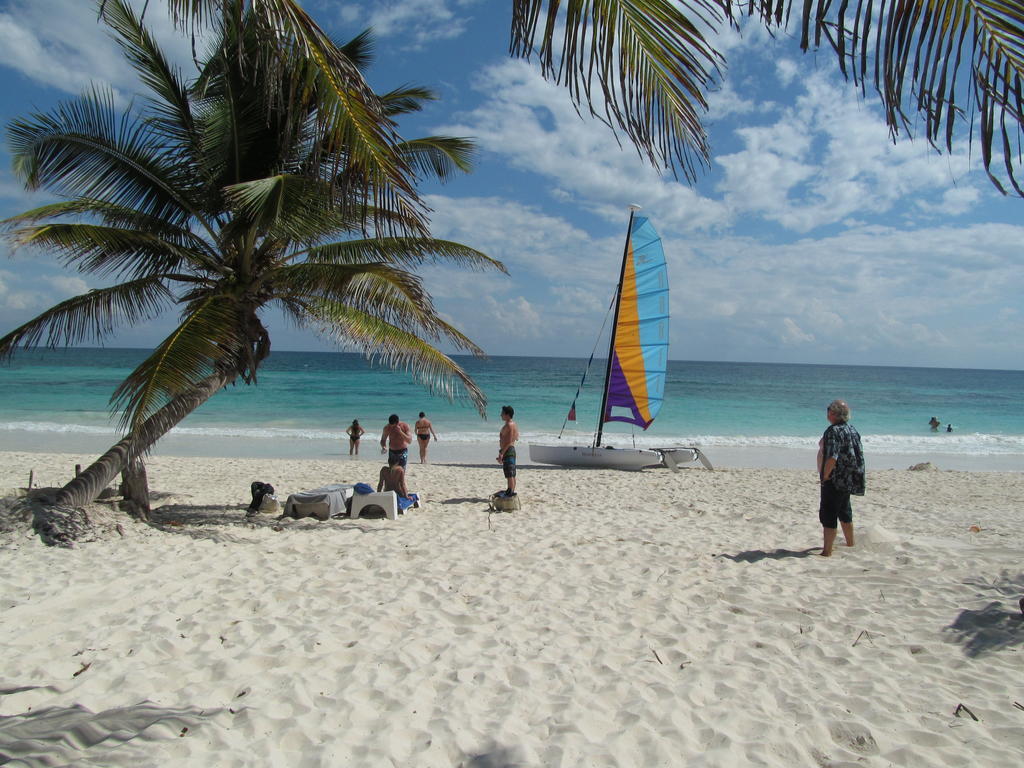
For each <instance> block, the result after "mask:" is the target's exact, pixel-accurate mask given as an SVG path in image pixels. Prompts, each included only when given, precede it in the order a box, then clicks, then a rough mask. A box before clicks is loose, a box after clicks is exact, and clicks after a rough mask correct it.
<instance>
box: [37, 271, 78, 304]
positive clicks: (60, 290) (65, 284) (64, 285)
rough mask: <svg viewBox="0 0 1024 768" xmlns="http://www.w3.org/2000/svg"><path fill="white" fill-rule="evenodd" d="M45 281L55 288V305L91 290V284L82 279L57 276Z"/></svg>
mask: <svg viewBox="0 0 1024 768" xmlns="http://www.w3.org/2000/svg"><path fill="white" fill-rule="evenodd" d="M44 280H45V282H46V283H48V284H49V285H51V286H52V287H53V298H54V303H56V302H57V301H59V300H60V299H66V298H70V297H72V296H79V295H81V294H83V293H85V292H86V291H88V290H89V284H88V283H87V282H85V280H83V279H82V278H80V277H67V276H64V275H55V276H53V277H48V278H44Z"/></svg>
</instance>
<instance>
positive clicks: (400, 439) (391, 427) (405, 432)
mask: <svg viewBox="0 0 1024 768" xmlns="http://www.w3.org/2000/svg"><path fill="white" fill-rule="evenodd" d="M411 442H412V430H411V429H409V425H408V424H406V423H405V422H404V421H399V420H398V414H397V413H392V414H391V415H390V416H388V423H387V426H385V427H384V431H383V432H382V433H381V436H380V448H381V453H383V452H384V449H385V448H387V449H388V460H389V461H388V463H389V464H390V463H391V462H390V459H391V457H392V455H393V456H394V457H395V458H396V459H398V463H399V464H400V465H401V467H402V469H405V465H406V464H407V463H408V462H409V443H411Z"/></svg>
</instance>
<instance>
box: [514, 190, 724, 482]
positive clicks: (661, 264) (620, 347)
mask: <svg viewBox="0 0 1024 768" xmlns="http://www.w3.org/2000/svg"><path fill="white" fill-rule="evenodd" d="M637 210H638V206H630V208H629V227H628V230H627V235H626V245H625V248H624V249H623V254H622V268H621V270H620V272H619V283H618V288H617V289H616V293H615V316H614V320H613V322H612V337H611V342H610V344H609V350H608V366H607V369H606V370H605V377H604V391H603V394H602V397H601V410H600V412H599V417H598V422H597V435H596V437H595V438H594V442H593V443H592V444H591V445H589V446H580V445H536V444H534V443H531V444H530V460H531V461H534V462H537V463H538V464H556V465H560V466H566V467H602V468H608V469H643V468H644V467H659V466H667V467H670V468H671V469H678V467H679V466H680V465H681V464H686V463H688V462H692V461H700V462H701V463H702V464H703V465H704V466H705V467H707V468H708V469H711V463H710V462H709V461H708V460H707V458H706V457H705V456H704V454H703V453H702V452H701V450H700V449H699V448H696V447H692V446H680V447H673V448H648V449H644V448H613V447H611V446H603V445H601V439H602V437H603V433H604V425H605V424H606V423H608V422H611V421H618V422H625V423H627V424H635V425H637V426H639V427H641V428H642V429H647V428H648V427H649V426H650V425H651V423H652V422H653V421H654V418H655V416H657V415H658V411H659V410H661V404H662V401H663V399H664V395H665V375H666V371H667V368H668V270H667V268H666V266H665V252H664V250H663V248H662V246H661V238H660V237H659V236H658V233H657V231H655V229H654V226H653V225H652V224H651V222H650V221H649V220H648V219H647V218H646V217H644V216H637V215H635V214H636V211H637ZM591 360H593V355H591ZM588 367H589V365H588ZM585 378H586V374H584V379H585ZM580 386H581V388H582V382H581V383H580ZM576 397H577V398H578V397H579V390H577V391H576ZM569 413H570V418H572V419H573V420H575V413H576V400H575V399H574V400H573V403H572V407H571V408H570V410H569ZM559 437H561V435H559Z"/></svg>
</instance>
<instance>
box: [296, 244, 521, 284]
mask: <svg viewBox="0 0 1024 768" xmlns="http://www.w3.org/2000/svg"><path fill="white" fill-rule="evenodd" d="M305 254H306V256H307V258H308V259H309V260H310V261H318V262H324V263H332V264H369V263H371V262H375V261H382V262H386V263H389V264H394V265H397V266H402V267H413V266H420V265H423V264H444V263H451V264H454V265H456V266H459V267H468V268H470V269H480V270H482V269H496V270H498V271H499V272H501V273H502V274H506V275H507V274H508V270H507V269H506V268H505V265H504V264H503V263H502V262H500V261H498V260H497V259H492V258H491V257H490V256H488V255H487V254H485V253H482V252H480V251H478V250H476V249H475V248H470V247H469V246H466V245H462V244H461V243H455V242H452V241H450V240H439V239H436V238H432V237H378V238H368V239H363V240H347V241H345V242H340V243H328V244H325V245H318V246H315V247H313V248H310V249H308V250H307V251H305Z"/></svg>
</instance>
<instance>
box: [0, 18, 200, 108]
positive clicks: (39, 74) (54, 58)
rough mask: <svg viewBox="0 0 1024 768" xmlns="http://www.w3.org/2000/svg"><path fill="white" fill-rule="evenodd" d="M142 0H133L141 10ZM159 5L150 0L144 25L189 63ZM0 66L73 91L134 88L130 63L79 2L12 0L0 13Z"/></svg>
mask: <svg viewBox="0 0 1024 768" xmlns="http://www.w3.org/2000/svg"><path fill="white" fill-rule="evenodd" d="M144 4H145V3H144V0H134V2H133V7H135V8H136V9H137V10H139V11H141V10H142V8H143V6H144ZM162 6H163V4H162V3H150V4H149V7H148V9H147V12H146V16H145V23H146V26H147V27H148V28H149V29H150V30H151V31H152V32H153V33H154V34H155V35H156V37H157V39H158V40H160V41H161V44H162V45H163V47H164V49H165V53H167V55H168V56H169V57H170V58H171V59H172V61H176V62H178V63H179V64H180V65H188V66H190V65H191V61H192V57H191V43H190V41H189V40H188V39H187V38H185V37H184V36H182V35H180V34H178V33H176V32H175V31H174V29H173V25H172V23H171V20H170V17H169V16H168V14H167V13H166V10H165V9H164V8H163V7H162ZM0 65H5V66H8V67H11V68H12V69H15V70H17V71H19V72H21V73H22V74H23V75H25V76H26V77H28V78H29V79H31V80H34V81H36V82H38V83H42V84H44V85H48V86H51V87H53V88H56V89H58V90H61V91H64V92H66V93H70V94H74V95H77V94H79V93H81V92H82V91H83V90H85V89H87V88H88V87H89V86H90V85H92V84H93V83H106V84H108V85H110V86H111V87H112V88H114V90H115V91H116V92H118V93H119V94H120V95H122V96H123V94H126V93H131V92H134V91H136V90H138V88H139V85H138V80H137V78H136V76H135V73H134V71H133V70H132V69H131V67H130V65H129V64H128V62H127V61H126V60H125V59H124V56H123V55H122V54H121V52H120V50H119V49H118V48H117V46H116V44H115V43H114V41H113V40H112V39H111V37H110V35H109V31H108V29H107V27H106V26H105V25H104V24H101V23H100V22H99V21H98V20H97V15H96V6H95V4H94V3H91V2H83V1H82V0H11V2H9V3H8V5H7V10H6V12H3V13H0Z"/></svg>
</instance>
